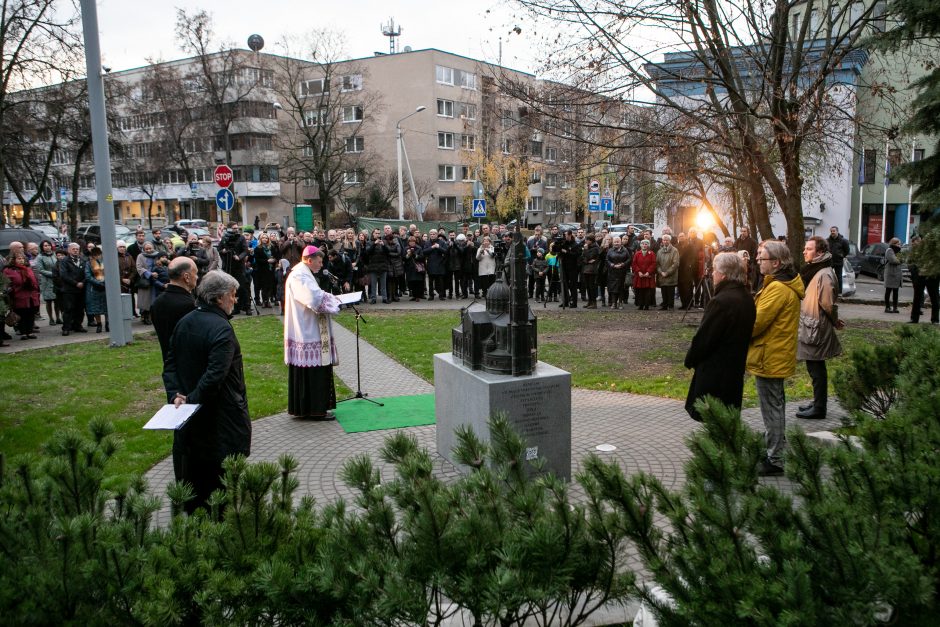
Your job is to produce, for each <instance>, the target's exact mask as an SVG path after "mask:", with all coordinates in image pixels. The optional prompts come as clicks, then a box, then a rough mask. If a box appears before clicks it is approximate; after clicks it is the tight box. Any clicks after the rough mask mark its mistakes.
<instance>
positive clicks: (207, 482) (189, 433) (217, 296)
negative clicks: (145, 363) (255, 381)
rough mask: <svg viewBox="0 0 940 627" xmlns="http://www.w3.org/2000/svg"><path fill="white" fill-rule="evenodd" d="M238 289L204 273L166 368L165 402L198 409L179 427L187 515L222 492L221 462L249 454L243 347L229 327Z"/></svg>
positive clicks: (213, 274) (172, 343)
mask: <svg viewBox="0 0 940 627" xmlns="http://www.w3.org/2000/svg"><path fill="white" fill-rule="evenodd" d="M238 287H239V284H238V281H237V280H236V279H234V278H232V277H231V276H229V275H228V274H226V273H224V272H222V271H221V270H213V271H211V272H208V273H206V275H205V277H203V280H202V283H200V284H199V287H197V288H196V297H197V299H198V303H197V307H196V310H195V311H192V312H190V313H188V314H186V316H184V317H183V319H182V320H180V321H179V322H178V323H177V325H176V329H175V331H174V332H173V337H172V338H171V340H170V350H169V352H168V354H167V359H166V363H165V365H164V370H163V383H164V386H165V387H166V391H167V400H168V402H170V403H173V404H174V405H177V406H179V405H182V404H184V403H185V404H192V405H201V407H200V408H199V409H198V410H197V411H196V413H195V414H194V415H193V416H192V418H190V419H189V421H188V422H187V423H186V424H185V425H184V426H183V427H182V429H184V431H185V438H184V447H185V448H184V451H183V456H182V464H181V471H182V472H181V475H182V476H179V477H177V479H178V480H181V481H187V482H189V483H190V484H191V485H192V486H193V489H194V491H195V494H196V498H194V499H193V500H191V501H189V502H188V503H186V506H185V509H186V511H187V513H190V514H191V513H192V512H194V511H195V510H196V508H197V507H204V506H205V505H206V501H207V500H208V498H209V495H210V494H212V492H213V491H214V490H216V489H220V488H222V460H224V459H225V458H226V457H228V456H229V455H246V456H247V455H248V454H249V453H250V450H251V419H250V418H249V415H248V399H247V395H246V390H245V372H244V367H243V366H242V354H241V347H240V346H239V344H238V338H236V337H235V331H234V329H232V325H231V323H229V319H230V318H231V315H232V310H233V309H234V308H235V303H236V302H237V300H238Z"/></svg>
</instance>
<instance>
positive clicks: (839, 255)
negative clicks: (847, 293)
mask: <svg viewBox="0 0 940 627" xmlns="http://www.w3.org/2000/svg"><path fill="white" fill-rule="evenodd" d="M826 243H827V244H828V245H829V254H830V255H832V269H833V270H835V271H836V280H838V281H839V291H838V292H836V296H841V295H842V264H843V263H844V262H845V258H846V257H848V256H849V253H850V252H851V248H850V247H849V240H847V239H845V237H843V236H842V234H841V233H839V227H837V226H831V227H829V237H828V238H826Z"/></svg>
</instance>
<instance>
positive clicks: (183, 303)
mask: <svg viewBox="0 0 940 627" xmlns="http://www.w3.org/2000/svg"><path fill="white" fill-rule="evenodd" d="M167 274H168V275H169V277H170V282H169V284H168V285H167V286H166V289H165V290H164V291H163V293H162V294H160V295H159V296H157V299H156V300H155V301H153V304H152V305H151V306H150V316H151V319H152V320H153V328H154V330H155V331H156V332H157V339H158V340H159V341H160V352H161V353H162V354H163V364H164V367H165V366H166V358H167V353H168V352H169V350H170V338H171V337H173V331H174V330H175V329H176V323H178V322H179V321H180V320H182V319H183V317H184V316H185V315H186V314H188V313H189V312H191V311H192V310H194V309H195V308H196V298H195V297H194V296H193V290H194V289H195V288H196V279H197V277H198V275H199V270H198V268H197V267H196V264H195V263H194V262H193V260H192V259H190V258H189V257H177V258H176V259H174V260H173V261H171V262H170V265H169V267H168V268H167ZM167 391H168V392H169V390H167ZM183 433H184V430H182V429H177V430H176V431H174V432H173V473H174V474H175V475H176V477H177V478H179V477H180V476H182V472H183V470H182V464H183V451H184V450H185V443H184V441H183Z"/></svg>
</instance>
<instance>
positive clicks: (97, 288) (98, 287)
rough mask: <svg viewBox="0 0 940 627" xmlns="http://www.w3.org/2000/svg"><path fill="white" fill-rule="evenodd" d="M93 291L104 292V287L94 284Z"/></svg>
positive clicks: (92, 285)
mask: <svg viewBox="0 0 940 627" xmlns="http://www.w3.org/2000/svg"><path fill="white" fill-rule="evenodd" d="M91 289H93V290H95V291H96V292H103V291H104V285H99V284H97V283H92V284H91Z"/></svg>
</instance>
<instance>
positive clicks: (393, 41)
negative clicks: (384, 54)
mask: <svg viewBox="0 0 940 627" xmlns="http://www.w3.org/2000/svg"><path fill="white" fill-rule="evenodd" d="M380 27H381V29H382V34H383V35H385V36H386V37H388V53H389V54H395V53H396V52H398V37H399V35H401V25H399V26H395V18H393V17H390V18H388V24H381V25H380Z"/></svg>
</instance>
